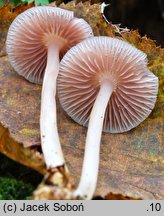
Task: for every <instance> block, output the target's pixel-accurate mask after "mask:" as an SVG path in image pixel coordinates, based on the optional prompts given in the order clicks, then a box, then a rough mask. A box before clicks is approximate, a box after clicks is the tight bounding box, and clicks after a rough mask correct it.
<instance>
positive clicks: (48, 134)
mask: <svg viewBox="0 0 164 216" xmlns="http://www.w3.org/2000/svg"><path fill="white" fill-rule="evenodd" d="M58 72H59V49H58V47H57V44H53V43H51V44H50V45H49V46H48V57H47V66H46V69H45V75H44V80H43V87H42V95H41V116H40V131H41V147H42V151H43V155H44V158H45V163H46V166H47V168H54V167H57V166H62V165H63V164H64V157H63V153H62V149H61V145H60V140H59V135H58V130H57V117H56V98H55V96H56V79H57V75H58Z"/></svg>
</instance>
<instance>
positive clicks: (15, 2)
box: [9, 0, 22, 7]
mask: <svg viewBox="0 0 164 216" xmlns="http://www.w3.org/2000/svg"><path fill="white" fill-rule="evenodd" d="M9 2H10V4H11V6H12V7H16V6H17V5H19V4H21V3H22V1H21V0H9Z"/></svg>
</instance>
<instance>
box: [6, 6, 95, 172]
mask: <svg viewBox="0 0 164 216" xmlns="http://www.w3.org/2000/svg"><path fill="white" fill-rule="evenodd" d="M90 36H92V30H91V28H90V26H89V25H88V23H86V22H85V21H84V20H83V19H78V18H75V17H74V14H73V12H71V11H67V10H63V9H59V8H55V7H51V6H40V7H34V8H31V9H28V10H26V11H25V12H23V13H22V14H20V15H19V16H18V17H17V18H16V19H15V20H14V21H13V23H12V24H11V26H10V28H9V31H8V35H7V41H6V45H7V53H8V56H9V59H10V62H11V64H12V66H13V67H14V69H15V70H16V71H17V72H18V73H19V74H20V75H21V76H23V77H25V78H26V79H27V80H29V81H31V82H33V83H42V81H43V87H42V96H41V116H40V130H41V146H42V150H43V154H44V158H45V162H46V165H47V168H53V167H57V166H62V165H64V163H65V161H64V157H63V153H62V149H61V145H60V141H59V136H58V131H57V119H56V100H55V95H56V78H57V75H58V71H59V58H60V59H61V58H62V57H63V55H64V54H65V53H66V52H67V50H69V49H70V48H71V47H72V46H74V45H76V44H77V43H79V42H80V41H82V40H84V39H86V38H88V37H90Z"/></svg>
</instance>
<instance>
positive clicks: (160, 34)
mask: <svg viewBox="0 0 164 216" xmlns="http://www.w3.org/2000/svg"><path fill="white" fill-rule="evenodd" d="M104 2H105V3H106V4H110V5H109V6H107V7H106V8H105V9H104V15H105V16H106V18H107V20H109V21H111V22H112V23H114V24H117V23H121V26H122V27H127V28H130V29H138V30H139V32H140V34H141V35H145V34H146V35H147V36H148V37H150V38H151V39H153V40H156V42H157V44H158V45H162V46H163V47H164V0H105V1H104Z"/></svg>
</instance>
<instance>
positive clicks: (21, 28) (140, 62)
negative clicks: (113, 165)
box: [6, 6, 158, 199]
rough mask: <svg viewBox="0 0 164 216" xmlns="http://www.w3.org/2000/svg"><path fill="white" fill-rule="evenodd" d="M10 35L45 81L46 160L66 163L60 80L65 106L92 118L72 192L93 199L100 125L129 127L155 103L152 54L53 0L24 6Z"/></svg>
mask: <svg viewBox="0 0 164 216" xmlns="http://www.w3.org/2000/svg"><path fill="white" fill-rule="evenodd" d="M6 43H7V53H8V56H9V59H10V61H11V64H12V66H13V67H14V69H15V70H16V71H17V72H18V73H19V74H20V75H22V76H24V77H25V78H26V79H27V80H29V81H31V82H34V83H41V82H42V81H43V87H42V95H41V115H40V131H41V132H40V133H41V147H42V151H43V154H44V158H45V163H46V165H47V168H55V167H60V166H63V165H64V166H65V160H64V157H63V153H62V149H61V145H60V141H59V136H58V131H57V122H56V100H55V96H56V81H57V84H58V95H59V100H60V103H61V105H62V107H63V108H64V110H65V111H66V112H67V113H68V115H70V116H71V118H72V119H73V120H75V121H76V122H78V123H79V124H82V125H84V126H88V132H87V138H86V147H85V153H84V162H83V168H82V175H81V179H80V183H79V186H78V188H77V189H76V190H75V192H74V196H75V197H81V198H83V199H91V198H92V196H93V194H94V192H95V189H96V183H97V177H98V169H99V152H100V140H101V133H102V130H103V131H105V132H111V133H121V132H125V131H129V130H131V129H132V128H134V127H136V126H137V125H138V124H140V123H141V122H142V121H143V120H145V119H146V118H147V116H148V115H149V114H150V112H151V110H152V109H153V107H154V104H155V101H156V97H157V92H158V78H157V77H156V76H155V75H154V74H153V73H151V72H150V71H149V70H148V68H147V66H146V65H147V57H146V54H144V53H143V52H142V51H140V50H138V49H137V48H135V47H133V46H131V45H130V44H128V43H126V42H124V41H121V40H118V39H114V38H109V37H93V33H92V29H91V28H90V26H89V25H88V23H86V22H85V21H84V20H83V19H79V18H75V17H74V15H73V12H71V11H66V10H63V9H59V8H54V7H50V6H42V7H35V8H32V9H28V10H27V11H25V12H24V13H22V14H20V15H19V16H18V17H17V18H16V19H15V20H14V22H13V23H12V25H11V26H10V29H9V31H8V36H7V42H6ZM71 47H72V48H71ZM66 52H67V53H66ZM65 53H66V54H65ZM63 56H64V57H63ZM59 59H62V60H61V62H60V68H59ZM58 72H59V75H58ZM57 77H58V78H57Z"/></svg>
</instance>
